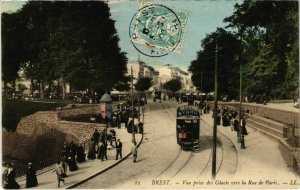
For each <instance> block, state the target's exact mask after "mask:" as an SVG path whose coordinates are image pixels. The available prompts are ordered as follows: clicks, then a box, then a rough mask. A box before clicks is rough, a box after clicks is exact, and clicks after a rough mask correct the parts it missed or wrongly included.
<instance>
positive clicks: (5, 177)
mask: <svg viewBox="0 0 300 190" xmlns="http://www.w3.org/2000/svg"><path fill="white" fill-rule="evenodd" d="M2 167H3V172H2V187H3V188H4V189H8V188H7V184H8V168H9V166H8V164H6V163H4V162H2Z"/></svg>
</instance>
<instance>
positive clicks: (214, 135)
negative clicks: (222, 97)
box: [212, 41, 218, 179]
mask: <svg viewBox="0 0 300 190" xmlns="http://www.w3.org/2000/svg"><path fill="white" fill-rule="evenodd" d="M217 69H218V41H216V50H215V92H214V94H215V97H214V126H213V155H212V178H213V179H215V177H216V157H217V106H218V104H217V96H218V77H217Z"/></svg>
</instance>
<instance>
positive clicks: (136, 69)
mask: <svg viewBox="0 0 300 190" xmlns="http://www.w3.org/2000/svg"><path fill="white" fill-rule="evenodd" d="M151 65H155V64H151ZM131 68H132V72H133V77H134V79H136V80H137V79H138V78H141V77H149V78H152V81H153V87H152V88H151V89H149V90H150V91H152V90H163V89H162V85H163V84H164V83H166V82H167V81H169V80H171V79H178V80H180V81H181V83H182V90H181V91H182V92H185V93H190V92H194V91H195V90H196V88H195V87H194V85H193V83H192V80H191V73H190V72H188V71H184V70H183V69H180V68H178V67H174V66H171V65H169V64H167V65H155V66H150V64H146V63H144V62H142V61H129V62H128V64H127V70H128V75H130V73H131Z"/></svg>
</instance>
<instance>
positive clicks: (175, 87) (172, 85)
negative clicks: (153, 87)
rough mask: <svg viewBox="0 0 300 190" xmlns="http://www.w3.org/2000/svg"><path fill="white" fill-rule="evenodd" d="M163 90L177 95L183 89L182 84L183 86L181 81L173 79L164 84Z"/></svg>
mask: <svg viewBox="0 0 300 190" xmlns="http://www.w3.org/2000/svg"><path fill="white" fill-rule="evenodd" d="M163 88H164V89H166V90H170V91H172V92H173V93H175V92H177V91H179V90H180V89H181V88H182V84H181V81H180V80H178V79H171V80H169V81H167V82H166V83H165V84H163Z"/></svg>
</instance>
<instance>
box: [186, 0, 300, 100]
mask: <svg viewBox="0 0 300 190" xmlns="http://www.w3.org/2000/svg"><path fill="white" fill-rule="evenodd" d="M298 16H299V11H298V2H297V1H255V0H246V1H243V2H242V3H237V4H236V5H235V9H234V12H233V14H232V15H231V16H229V17H227V18H225V19H224V22H225V23H227V24H228V25H227V26H226V27H225V28H228V29H229V30H228V31H232V32H226V31H225V29H218V30H217V31H216V32H213V33H211V34H208V35H207V36H206V38H205V39H203V40H202V41H201V47H202V49H201V50H200V51H199V52H198V54H197V59H196V60H194V61H192V62H191V66H190V68H189V70H190V71H192V73H193V76H192V81H193V83H194V85H195V86H196V87H198V89H199V88H200V86H201V85H200V84H201V77H200V76H201V72H202V83H203V85H202V86H203V87H202V88H203V92H210V91H212V90H213V72H214V68H213V65H214V57H215V52H214V46H215V41H216V39H219V40H218V44H219V46H220V50H219V56H218V81H219V86H218V91H219V93H218V94H219V95H222V94H224V95H225V94H226V95H228V96H229V97H231V98H238V95H239V93H238V90H239V85H238V84H239V80H238V76H239V73H240V71H241V74H242V90H243V95H244V96H248V97H253V98H254V99H253V100H257V99H260V98H261V97H262V96H265V98H272V99H287V98H293V97H295V95H296V96H299V95H298V90H299V39H298V35H299V34H298V28H299V24H298ZM217 33H218V35H217ZM225 36H228V37H225ZM229 36H230V37H229ZM222 39H223V41H222ZM239 65H240V66H241V67H239Z"/></svg>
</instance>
